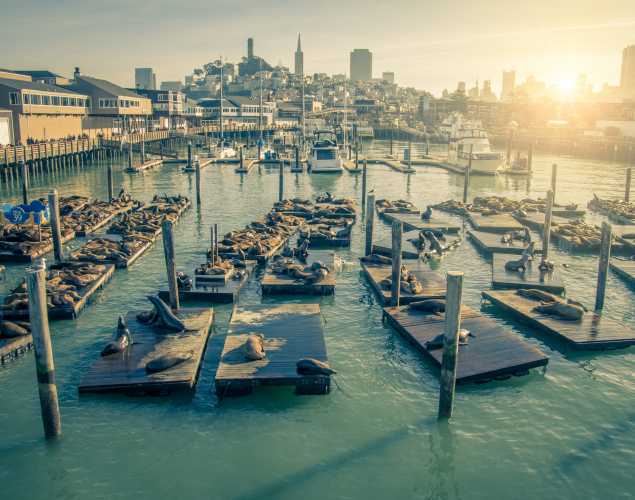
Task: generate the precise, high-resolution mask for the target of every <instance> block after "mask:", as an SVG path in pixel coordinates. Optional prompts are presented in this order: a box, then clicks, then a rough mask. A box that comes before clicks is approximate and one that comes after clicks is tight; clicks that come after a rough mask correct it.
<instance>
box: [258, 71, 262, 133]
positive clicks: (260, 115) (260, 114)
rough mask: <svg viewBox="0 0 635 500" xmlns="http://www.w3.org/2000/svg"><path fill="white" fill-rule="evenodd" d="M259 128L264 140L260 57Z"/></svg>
mask: <svg viewBox="0 0 635 500" xmlns="http://www.w3.org/2000/svg"><path fill="white" fill-rule="evenodd" d="M258 128H259V129H260V141H261V142H262V59H260V113H259V114H258Z"/></svg>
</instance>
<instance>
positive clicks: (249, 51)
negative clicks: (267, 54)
mask: <svg viewBox="0 0 635 500" xmlns="http://www.w3.org/2000/svg"><path fill="white" fill-rule="evenodd" d="M253 58H254V39H253V38H247V59H253Z"/></svg>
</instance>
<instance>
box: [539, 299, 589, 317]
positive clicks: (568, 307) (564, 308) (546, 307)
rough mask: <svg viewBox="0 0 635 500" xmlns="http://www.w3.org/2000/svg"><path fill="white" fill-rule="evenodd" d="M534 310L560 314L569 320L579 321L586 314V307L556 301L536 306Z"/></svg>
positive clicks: (554, 314) (555, 314) (559, 315)
mask: <svg viewBox="0 0 635 500" xmlns="http://www.w3.org/2000/svg"><path fill="white" fill-rule="evenodd" d="M534 311H536V312H540V313H544V314H549V315H553V316H558V317H559V318H560V319H563V320H567V321H579V320H581V319H582V316H584V309H583V308H582V307H580V306H579V305H576V304H570V303H568V302H563V301H556V302H550V303H548V304H543V305H539V306H536V307H534Z"/></svg>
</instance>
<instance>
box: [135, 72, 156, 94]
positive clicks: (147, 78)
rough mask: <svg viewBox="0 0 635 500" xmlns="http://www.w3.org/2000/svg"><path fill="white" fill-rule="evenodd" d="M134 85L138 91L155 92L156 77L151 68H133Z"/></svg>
mask: <svg viewBox="0 0 635 500" xmlns="http://www.w3.org/2000/svg"><path fill="white" fill-rule="evenodd" d="M134 83H135V87H136V88H138V89H145V90H156V89H157V75H155V74H154V71H152V68H135V69H134Z"/></svg>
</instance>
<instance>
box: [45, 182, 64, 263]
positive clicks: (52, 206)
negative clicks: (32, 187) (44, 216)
mask: <svg viewBox="0 0 635 500" xmlns="http://www.w3.org/2000/svg"><path fill="white" fill-rule="evenodd" d="M48 198H49V214H50V217H51V233H52V237H53V253H54V255H55V262H62V261H63V260H64V248H63V246H62V231H61V223H60V222H61V221H60V204H59V199H58V197H57V190H56V189H54V190H53V191H51V192H50V193H49V196H48Z"/></svg>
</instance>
